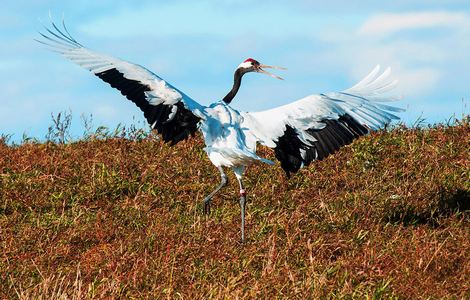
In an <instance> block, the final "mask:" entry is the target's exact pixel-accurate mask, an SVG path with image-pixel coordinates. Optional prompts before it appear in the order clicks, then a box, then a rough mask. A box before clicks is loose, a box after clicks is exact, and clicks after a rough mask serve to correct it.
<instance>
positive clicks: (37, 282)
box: [0, 122, 470, 299]
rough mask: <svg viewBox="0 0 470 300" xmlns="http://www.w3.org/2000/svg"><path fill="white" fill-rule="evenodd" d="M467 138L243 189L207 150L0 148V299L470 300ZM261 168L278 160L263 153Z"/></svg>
mask: <svg viewBox="0 0 470 300" xmlns="http://www.w3.org/2000/svg"><path fill="white" fill-rule="evenodd" d="M469 141H470V127H469V124H468V122H461V123H459V124H458V125H455V126H437V127H435V128H431V129H406V128H401V127H400V128H396V129H394V130H392V131H391V132H379V133H375V134H373V135H371V136H368V137H365V138H362V139H360V140H358V141H356V142H355V143H353V144H352V145H351V146H348V147H344V148H343V149H342V150H341V151H339V152H338V153H336V154H335V155H332V156H330V157H328V158H327V159H325V160H324V161H320V162H315V163H313V164H312V165H311V166H310V167H308V168H305V169H303V170H301V172H299V173H298V174H296V175H295V176H293V178H291V179H290V180H287V179H286V178H285V175H284V174H283V171H282V170H281V169H280V167H278V166H277V167H274V168H271V167H269V166H266V165H257V166H252V167H250V168H249V169H248V174H247V180H246V185H247V190H248V196H249V204H248V208H247V209H248V210H247V212H248V215H247V242H246V243H245V244H241V243H240V241H239V240H240V231H239V221H240V220H239V218H240V211H239V206H238V187H237V185H236V184H235V183H236V181H235V178H234V177H230V178H229V180H230V179H231V184H230V185H229V187H227V188H226V189H225V190H222V192H221V193H220V194H219V195H218V196H216V197H215V198H214V202H213V206H212V214H211V215H210V216H204V215H202V206H201V201H202V199H203V197H204V196H205V195H206V194H207V193H209V192H210V191H211V190H212V189H213V188H214V186H215V185H216V184H217V182H218V180H219V177H218V172H217V170H216V169H215V168H214V167H213V166H212V165H211V164H210V162H209V161H208V159H207V158H206V156H205V153H204V151H203V147H204V146H203V144H202V142H201V140H200V139H198V138H193V139H191V140H189V141H186V142H183V143H180V144H179V145H177V146H175V147H169V146H167V145H165V144H163V143H161V142H160V141H158V140H157V139H156V138H154V137H149V138H146V139H144V140H141V141H131V140H127V139H117V138H115V139H107V140H89V141H80V142H74V143H69V144H54V143H41V144H40V143H26V144H23V145H20V146H7V145H5V144H4V143H3V144H2V143H1V142H0V199H1V201H0V248H1V256H0V298H5V299H10V298H18V297H19V298H32V299H37V298H41V297H42V298H43V299H49V298H54V297H55V298H58V297H59V296H61V295H62V296H63V295H68V297H69V298H74V297H75V298H97V299H100V298H106V297H112V298H131V297H134V298H183V299H202V298H231V299H233V298H237V297H238V298H270V299H272V298H311V299H317V298H365V297H370V298H374V297H375V298H376V299H381V298H400V299H401V298H406V299H417V298H424V299H425V298H452V297H456V298H459V299H460V298H462V299H463V298H467V299H468V297H470V285H469V283H470V230H469V228H470V219H469V214H468V210H469V206H470V200H469V189H470V159H469V153H470V151H469V150H470V142H469ZM261 152H262V154H263V155H266V156H268V157H271V158H272V156H273V155H272V153H271V152H270V151H269V150H267V149H261Z"/></svg>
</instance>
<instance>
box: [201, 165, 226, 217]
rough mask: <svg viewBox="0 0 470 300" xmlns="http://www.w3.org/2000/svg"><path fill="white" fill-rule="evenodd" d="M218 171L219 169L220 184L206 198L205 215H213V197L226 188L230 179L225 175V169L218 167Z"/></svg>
mask: <svg viewBox="0 0 470 300" xmlns="http://www.w3.org/2000/svg"><path fill="white" fill-rule="evenodd" d="M217 169H219V172H220V179H221V181H220V184H219V186H218V187H217V188H216V189H215V190H213V191H212V193H210V194H209V195H208V196H207V197H206V198H204V202H203V203H204V214H210V213H211V200H212V197H214V195H215V194H216V193H217V192H218V191H220V189H221V188H223V187H224V186H226V185H227V183H228V178H227V175H225V173H224V169H222V167H217Z"/></svg>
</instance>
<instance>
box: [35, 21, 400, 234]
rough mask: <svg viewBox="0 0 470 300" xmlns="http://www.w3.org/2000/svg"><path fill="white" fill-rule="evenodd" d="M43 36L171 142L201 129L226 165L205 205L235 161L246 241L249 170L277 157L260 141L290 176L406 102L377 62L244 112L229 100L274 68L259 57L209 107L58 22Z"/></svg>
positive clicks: (215, 158)
mask: <svg viewBox="0 0 470 300" xmlns="http://www.w3.org/2000/svg"><path fill="white" fill-rule="evenodd" d="M46 30H47V34H41V35H42V37H43V38H44V39H43V40H41V41H39V42H41V43H43V44H45V45H47V46H49V47H51V48H52V49H51V50H53V51H55V52H58V53H60V54H61V55H63V56H64V57H66V58H68V59H70V60H71V61H73V62H75V63H77V64H78V65H80V66H82V67H84V68H86V69H88V70H89V71H91V72H92V73H93V74H94V75H96V76H98V77H99V78H101V79H102V80H103V81H105V82H107V83H109V84H110V85H111V86H112V87H114V88H116V89H118V90H120V91H121V93H122V94H123V95H124V96H126V97H127V98H128V99H129V100H131V101H133V102H134V103H135V104H136V105H137V106H138V107H139V108H140V109H141V110H142V111H143V112H144V116H145V118H146V119H147V121H148V122H149V124H150V125H151V127H152V128H153V129H155V130H157V131H158V132H159V133H160V134H161V135H162V138H163V139H164V140H165V141H166V142H171V144H172V145H173V144H176V143H178V142H179V141H181V140H183V139H186V138H187V137H188V136H190V135H194V134H195V132H196V131H200V132H202V134H203V136H204V141H205V144H206V148H205V150H206V152H207V154H208V156H209V159H210V161H211V162H212V163H213V164H214V165H215V166H216V167H217V168H218V169H219V171H220V174H221V183H220V185H219V186H218V187H217V188H216V189H215V190H214V191H213V192H212V193H211V194H210V195H209V196H207V197H206V198H205V199H204V209H205V212H209V211H210V206H209V205H210V200H211V199H212V197H213V196H214V194H215V193H216V192H218V191H219V190H220V189H221V188H222V187H223V186H225V185H226V184H227V177H226V175H225V173H224V169H223V168H224V167H229V168H231V169H232V170H233V171H234V173H235V175H236V177H237V179H238V182H239V185H240V196H241V197H240V204H241V208H242V213H241V217H242V226H241V230H242V240H244V223H245V203H246V202H245V201H246V192H245V190H244V187H243V183H242V176H243V173H244V169H245V167H246V166H248V165H250V164H251V163H254V162H258V161H259V162H263V163H267V164H271V165H272V164H274V162H272V161H270V160H268V159H265V158H262V157H259V156H258V155H257V154H256V146H257V144H258V143H259V144H262V145H265V146H267V147H270V148H273V149H274V151H275V154H276V158H277V159H278V160H279V161H280V162H281V167H282V168H283V169H284V170H285V172H286V174H287V175H288V176H289V175H290V173H295V172H297V171H298V170H299V169H300V168H301V167H304V166H307V165H308V164H309V163H311V162H312V161H314V160H320V159H323V158H325V157H326V156H328V155H329V154H332V153H333V152H335V151H336V150H338V149H339V148H340V147H341V146H343V145H346V144H349V143H351V142H352V141H353V140H354V139H355V138H357V137H359V136H362V135H364V134H367V133H368V132H369V131H370V130H376V129H379V128H382V127H383V126H385V125H386V124H388V123H390V122H391V121H392V120H393V119H398V117H396V116H395V115H393V114H392V112H400V111H402V110H401V109H399V108H395V107H392V106H388V105H385V104H383V103H381V102H384V101H391V100H393V99H390V98H387V97H384V95H383V94H384V93H385V92H387V91H389V90H391V89H392V88H393V87H394V86H395V85H396V81H392V80H390V79H389V75H390V68H387V69H386V70H385V71H384V72H382V73H380V67H379V66H377V67H376V68H375V69H374V70H373V71H372V72H371V73H370V74H369V75H368V76H366V77H365V78H364V79H363V80H361V81H360V82H359V83H358V84H356V85H355V86H353V87H351V88H349V89H347V90H344V91H342V92H333V93H326V94H319V95H310V96H307V97H305V98H303V99H300V100H297V101H295V102H292V103H290V104H287V105H284V106H280V107H277V108H273V109H270V110H266V111H261V112H239V111H238V110H236V109H234V108H233V107H231V106H230V102H231V101H232V99H233V98H234V97H235V95H236V93H237V91H238V89H239V88H240V84H241V80H242V77H243V75H244V74H246V73H248V72H257V73H264V74H267V75H269V76H272V77H275V78H279V79H282V78H280V77H278V76H276V75H273V74H271V73H268V72H267V71H265V70H264V69H266V68H274V69H282V68H280V67H272V66H266V65H261V64H260V63H259V62H257V61H256V60H254V59H247V60H245V61H244V62H242V63H241V64H240V65H239V66H238V68H237V70H236V71H235V75H234V86H233V88H232V90H231V91H230V92H229V93H228V94H227V95H226V96H225V97H224V98H223V100H221V101H217V102H215V103H213V104H212V105H210V106H203V105H201V104H199V103H198V102H196V101H194V100H193V99H191V98H190V97H188V96H187V95H185V94H184V93H183V92H181V91H180V90H178V89H177V88H175V87H174V86H172V85H171V84H169V83H168V82H166V81H165V80H163V79H162V78H161V77H159V76H157V75H155V74H154V73H152V72H150V71H149V70H147V69H146V68H144V67H142V66H139V65H136V64H132V63H129V62H127V61H124V60H120V59H117V58H114V57H111V56H108V55H104V54H99V53H97V52H94V51H91V50H89V49H87V48H85V47H84V46H82V45H81V44H80V43H78V42H77V41H76V40H75V39H74V38H73V37H72V36H71V35H70V34H69V32H68V31H67V28H66V27H65V25H64V24H63V28H62V29H59V28H58V27H57V26H56V25H55V24H54V23H52V28H51V29H48V28H46Z"/></svg>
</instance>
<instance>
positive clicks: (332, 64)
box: [0, 0, 470, 141]
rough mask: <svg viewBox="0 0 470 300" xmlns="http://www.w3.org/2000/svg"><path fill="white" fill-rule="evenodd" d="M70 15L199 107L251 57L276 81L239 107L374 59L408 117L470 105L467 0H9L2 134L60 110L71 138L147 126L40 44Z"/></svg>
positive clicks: (41, 126)
mask: <svg viewBox="0 0 470 300" xmlns="http://www.w3.org/2000/svg"><path fill="white" fill-rule="evenodd" d="M50 15H51V17H52V19H54V20H55V21H57V22H59V23H60V22H61V21H62V18H63V17H64V19H65V21H66V23H67V27H68V29H69V31H70V32H71V34H72V35H73V36H74V37H75V38H76V39H77V40H78V41H80V42H81V43H82V44H84V45H86V46H87V47H88V48H91V49H92V50H95V51H98V52H100V53H107V54H109V55H112V56H116V57H119V58H122V59H125V60H128V61H131V62H134V63H137V64H140V65H143V66H146V67H147V68H148V69H150V70H152V71H153V72H154V73H156V74H158V75H159V76H160V77H162V78H164V79H165V80H167V81H168V82H170V83H171V84H172V85H174V86H176V87H177V88H178V89H180V90H182V91H184V92H185V93H186V94H187V95H189V96H190V97H191V98H193V99H195V100H196V101H198V102H200V103H201V104H206V105H207V104H210V103H212V102H215V101H218V100H220V99H222V98H223V97H224V96H225V94H226V93H227V92H228V91H229V90H230V88H231V86H232V80H233V71H234V70H235V68H236V67H237V66H238V64H240V63H241V62H242V61H243V60H245V59H246V58H249V57H252V58H255V59H256V60H258V61H260V62H261V63H265V64H271V65H279V66H283V67H286V68H288V70H287V71H277V72H276V73H277V74H279V75H281V76H283V77H284V78H285V80H284V81H279V80H276V79H273V78H270V77H267V76H262V75H259V74H249V75H247V76H246V78H244V81H243V85H242V88H241V90H240V92H239V93H238V95H237V97H236V99H235V100H234V102H232V104H233V106H234V107H236V108H237V109H239V110H243V111H259V110H263V109H268V108H272V107H275V106H278V105H282V104H287V103H289V102H292V101H295V100H297V99H300V98H302V97H304V96H307V95H310V94H316V93H326V92H331V91H341V90H344V89H346V88H348V87H350V86H352V85H354V84H355V83H356V82H357V81H358V80H360V79H361V78H362V77H364V76H365V75H367V74H368V72H369V71H371V70H372V69H373V68H374V67H375V66H376V65H377V64H380V65H381V66H383V67H386V66H390V67H391V68H392V76H393V78H395V79H397V80H398V81H399V85H398V87H397V88H396V89H395V90H394V91H393V96H398V97H400V98H401V99H402V100H401V101H399V102H397V103H395V105H396V106H399V107H403V108H405V109H406V112H405V113H402V114H400V116H401V117H402V120H403V122H405V123H406V124H409V125H411V124H413V123H414V122H416V121H417V120H418V119H424V120H425V121H426V122H427V123H431V124H432V123H436V122H446V121H448V120H449V119H450V118H452V117H453V116H456V117H458V118H459V117H462V116H463V115H468V114H469V113H470V108H469V107H470V103H469V99H470V88H469V86H470V72H469V70H470V1H468V0H465V1H459V0H455V1H453V0H450V1H445V0H441V1H434V0H407V1H404V0H396V1H372V0H370V1H369V0H364V1H339V0H330V1H327V3H325V1H316V0H311V1H308V0H291V1H288V2H287V1H279V0H274V1H269V2H268V1H254V0H240V1H235V0H217V1H216V0H214V1H209V0H205V1H190V0H176V1H161V0H157V1H147V0H141V1H129V0H128V1H120V0H113V1H111V0H100V1H91V0H83V1H52V0H16V1H11V0H3V1H2V9H1V10H0V41H1V42H0V43H1V47H0V101H1V106H0V134H12V140H13V141H20V140H21V139H22V137H23V136H28V137H34V138H37V139H44V137H45V135H46V133H47V130H48V127H49V126H50V125H51V124H52V121H51V114H57V113H58V112H61V111H71V112H72V116H73V125H72V134H73V136H76V137H79V136H80V135H81V134H82V132H83V131H84V128H83V125H82V122H81V118H80V116H82V115H83V116H90V115H92V116H93V122H94V125H95V127H97V126H107V127H109V128H115V127H116V126H117V125H118V124H123V125H126V126H129V125H131V124H136V123H138V124H140V125H141V126H145V125H144V118H143V116H142V114H141V112H140V111H139V109H138V108H137V107H136V106H135V105H134V104H133V103H132V102H130V101H128V100H127V99H125V98H124V97H123V96H121V95H120V93H119V92H118V91H116V90H114V89H112V88H110V87H109V86H108V85H107V84H105V83H103V82H101V81H100V80H99V79H98V78H97V77H95V76H92V75H91V74H90V73H89V72H88V71H86V70H84V69H81V68H80V67H79V66H76V65H74V64H73V63H71V62H69V61H67V60H66V59H64V58H62V57H60V56H59V55H57V54H55V53H52V52H49V51H47V50H46V48H45V47H43V46H42V45H40V44H39V43H37V42H35V41H34V39H35V38H38V37H39V34H38V32H39V31H43V24H44V25H48V24H49V23H50Z"/></svg>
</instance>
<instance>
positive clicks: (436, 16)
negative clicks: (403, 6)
mask: <svg viewBox="0 0 470 300" xmlns="http://www.w3.org/2000/svg"><path fill="white" fill-rule="evenodd" d="M432 27H446V28H461V29H470V16H469V15H468V14H466V13H461V12H447V11H440V12H411V13H390V14H378V15H374V16H373V17H371V18H369V19H368V20H367V21H366V22H364V23H363V24H362V26H361V27H360V28H359V34H362V35H373V36H378V35H389V34H393V33H395V32H399V31H403V30H410V29H423V28H432Z"/></svg>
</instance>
